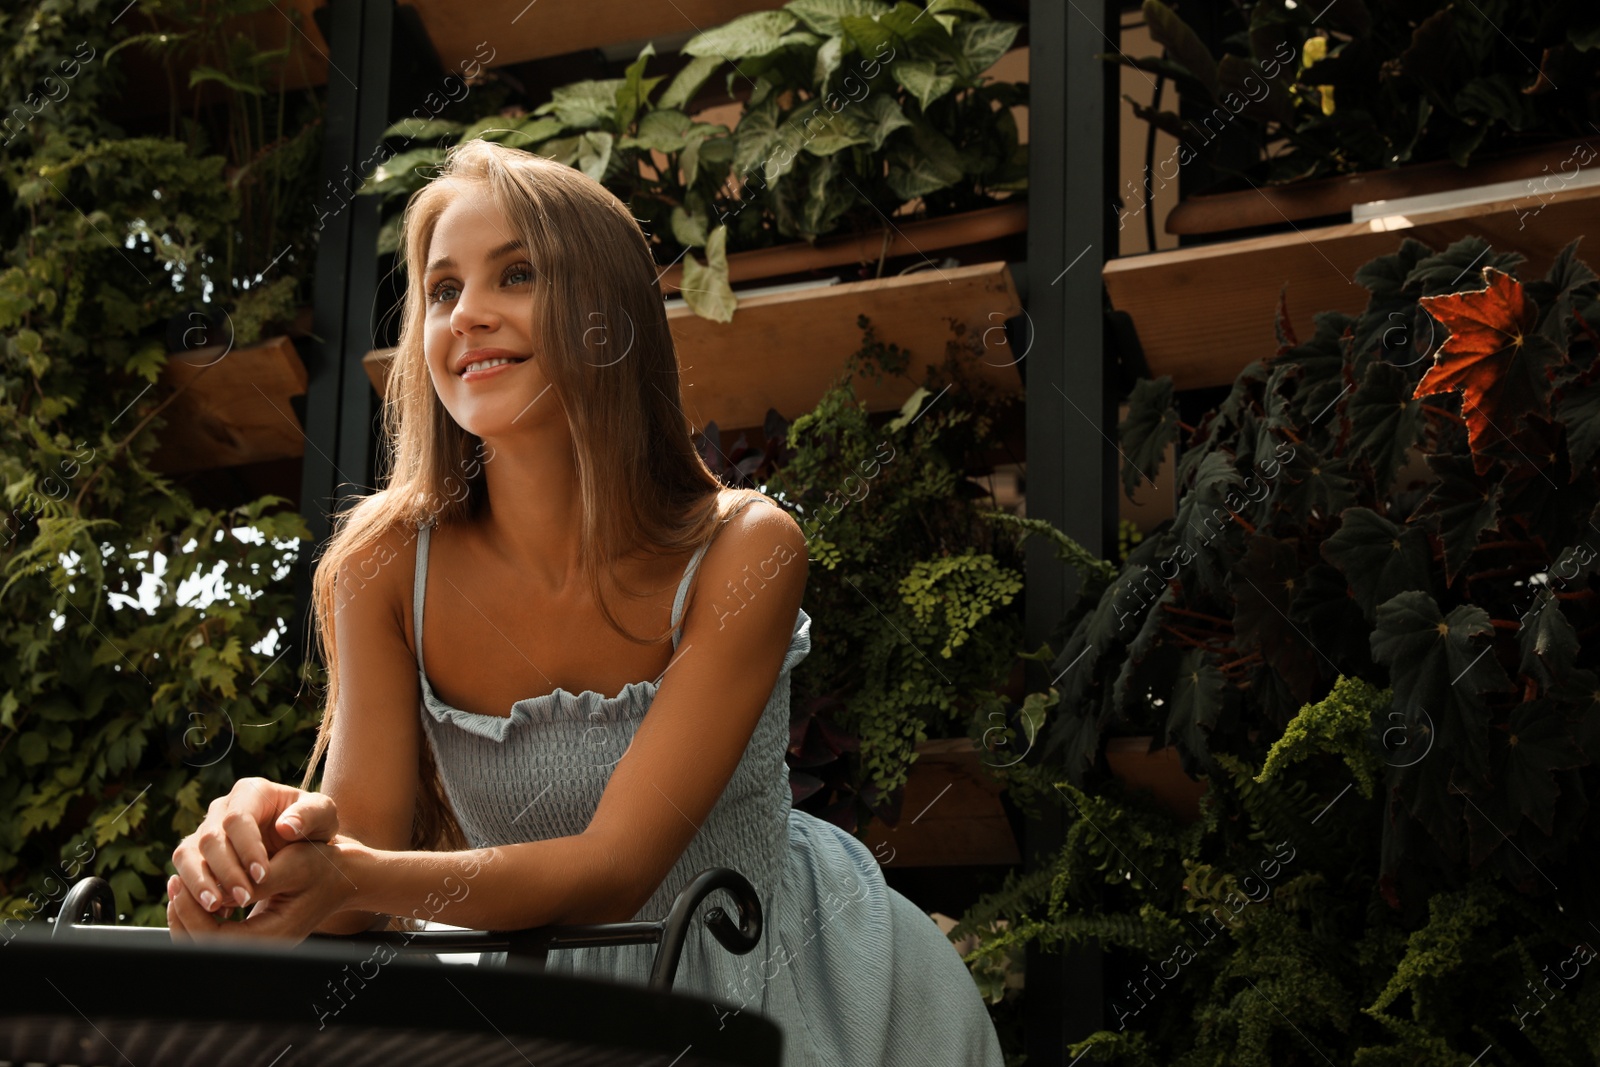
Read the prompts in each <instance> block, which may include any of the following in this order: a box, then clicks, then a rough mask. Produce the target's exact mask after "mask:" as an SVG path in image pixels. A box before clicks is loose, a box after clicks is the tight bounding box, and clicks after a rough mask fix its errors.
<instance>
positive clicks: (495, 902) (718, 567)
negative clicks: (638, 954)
mask: <svg viewBox="0 0 1600 1067" xmlns="http://www.w3.org/2000/svg"><path fill="white" fill-rule="evenodd" d="M746 568H748V570H747V569H746ZM806 568H807V558H806V546H805V537H804V535H803V534H802V533H801V531H800V528H799V526H798V525H797V524H796V523H795V522H794V520H793V519H791V518H790V517H789V516H788V515H787V513H785V512H783V511H782V510H781V509H778V508H776V507H771V506H767V507H762V506H754V507H750V508H747V509H745V510H744V511H743V512H741V513H740V514H739V515H737V516H735V517H734V519H732V520H731V522H730V526H729V528H728V529H726V530H725V531H724V532H723V534H722V535H721V536H720V537H719V538H718V540H717V542H716V544H714V545H713V546H712V548H711V549H710V550H708V551H707V553H706V556H705V558H704V559H703V560H702V563H701V569H700V575H699V578H698V579H697V581H698V583H699V589H700V591H701V592H700V594H699V595H698V596H697V598H696V601H695V604H694V606H693V608H692V609H691V610H690V611H689V613H688V615H687V616H686V618H685V620H684V630H683V641H682V643H681V644H680V646H679V648H678V652H677V655H676V656H674V657H673V660H672V663H671V664H670V665H669V666H668V668H667V672H666V675H665V677H664V679H663V681H662V684H661V686H660V688H659V689H658V690H657V692H656V696H655V699H654V701H653V702H652V704H651V707H650V710H649V712H648V713H647V714H646V715H645V718H644V721H643V722H642V723H641V724H640V726H639V728H638V730H637V731H636V732H635V734H634V738H633V742H632V744H631V745H630V746H629V748H628V751H627V753H626V755H624V757H623V758H622V760H621V762H620V763H619V764H618V765H617V767H616V769H615V771H613V773H612V776H611V780H610V782H609V783H608V784H607V786H606V790H605V792H604V794H603V795H602V796H601V799H600V804H599V806H598V807H597V808H596V810H595V814H594V818H593V819H592V820H591V821H590V824H589V826H588V827H587V828H586V829H585V830H584V832H583V833H581V834H577V835H573V836H569V837H558V838H551V839H548V840H544V841H530V842H522V843H517V844H510V845H500V846H494V847H490V848H483V849H473V850H469V851H463V852H415V851H399V849H403V848H405V845H404V843H402V844H400V845H397V846H394V847H391V848H385V847H383V846H382V845H378V844H377V843H375V842H370V841H366V840H365V839H362V840H360V841H344V842H341V843H339V850H338V856H339V863H340V866H341V868H342V869H343V870H344V872H345V873H346V874H347V875H348V878H349V882H350V884H351V885H352V887H353V888H352V889H351V893H352V896H351V897H350V898H349V901H348V907H349V909H350V910H348V911H343V912H340V913H338V914H336V915H334V916H333V917H332V918H331V919H329V920H328V921H327V922H325V923H324V924H323V925H322V926H320V927H318V929H321V930H329V931H331V930H332V926H333V922H334V920H336V919H338V920H342V919H343V917H344V916H347V915H356V914H364V915H367V916H369V917H370V916H371V915H372V914H373V913H383V914H391V915H402V916H412V917H415V918H419V919H429V920H434V921H437V922H441V923H448V924H450V925H453V926H461V927H467V928H470V929H486V930H495V929H499V930H512V929H524V928H527V927H532V926H546V925H551V924H569V923H590V922H617V921H626V920H628V919H631V918H632V917H633V916H634V914H635V913H637V912H638V910H639V908H641V907H642V906H643V905H644V903H645V902H646V901H647V900H648V899H649V898H650V896H651V895H652V894H653V893H654V892H655V890H656V888H657V887H658V886H659V885H660V884H661V881H662V879H664V878H665V877H666V875H667V873H668V872H669V871H671V869H672V867H673V865H674V864H675V863H676V862H677V861H678V858H679V857H680V856H681V855H682V854H683V850H684V849H685V848H686V847H687V846H688V844H689V842H690V840H691V839H692V838H693V837H694V835H695V834H696V833H697V832H698V830H699V827H700V826H701V825H702V824H703V823H704V822H705V819H706V816H707V815H708V814H709V813H710V811H711V808H712V807H713V806H714V805H715V804H716V802H717V799H718V798H719V797H720V796H721V795H722V792H723V790H724V788H725V787H726V786H727V784H728V781H729V780H730V779H731V778H732V776H733V772H734V769H735V768H736V767H737V766H738V763H739V760H740V758H741V756H742V755H743V753H744V750H745V748H746V746H747V745H748V744H749V741H750V737H751V735H752V733H753V732H754V730H755V727H756V724H757V722H758V721H759V719H760V716H761V713H762V711H763V709H764V708H765V707H766V702H767V699H768V697H769V696H770V695H771V693H772V687H773V685H774V683H775V681H776V680H777V675H778V671H779V669H780V667H781V665H782V663H783V657H784V654H785V652H786V651H787V648H788V643H789V639H790V636H791V634H792V630H793V626H794V621H795V617H796V614H797V613H798V611H799V608H800V601H801V598H802V596H803V594H804V591H805V582H806ZM774 572H776V573H774ZM754 574H759V575H760V579H761V580H763V581H764V582H765V585H764V586H762V587H760V588H756V586H755V585H754V583H752V586H751V587H750V588H751V589H752V591H753V594H754V595H753V596H750V595H749V594H746V596H747V599H748V602H747V603H746V604H745V605H744V606H743V607H742V608H741V609H740V610H739V611H738V613H737V616H733V615H732V613H731V612H730V609H729V607H728V606H727V605H726V604H725V603H723V599H724V598H721V597H719V596H718V594H719V593H720V592H721V591H722V590H723V589H724V588H725V586H726V583H727V582H730V581H731V582H734V583H735V585H736V586H738V585H740V584H741V583H742V582H743V581H744V580H745V579H746V578H747V577H749V576H750V575H754ZM410 666H411V672H410V674H409V678H410V679H411V683H410V684H411V686H412V688H413V689H416V688H419V687H418V686H417V685H416V682H415V678H416V671H415V664H414V662H413V663H412V664H410ZM350 669H352V670H354V669H360V668H356V667H354V666H353V665H352V666H351V668H350ZM366 669H368V670H398V665H395V666H393V667H386V666H384V665H383V664H379V663H368V664H367V667H366ZM342 677H344V676H343V675H341V678H342ZM410 706H412V707H414V706H415V702H414V701H413V702H412V704H411V705H410ZM412 721H413V722H415V716H413V718H412ZM356 743H357V744H358V745H361V744H364V743H365V742H363V741H360V740H357V741H356ZM359 750H360V751H363V760H362V763H363V765H364V766H365V765H366V762H367V761H366V758H365V750H364V749H359ZM398 758H399V757H398V756H396V757H393V758H392V759H391V762H394V765H395V768H396V770H391V771H390V772H389V773H390V774H391V775H396V774H397V773H398V772H397V768H398ZM408 765H409V766H412V767H414V766H415V760H414V758H412V760H411V762H410V764H408ZM363 773H365V772H363ZM339 803H340V816H341V822H343V819H344V815H343V812H344V800H343V799H342V797H341V799H340V802H339ZM384 803H386V804H392V805H400V803H401V798H400V796H399V794H398V791H397V792H396V793H395V794H394V795H393V796H391V797H390V798H389V799H388V800H386V801H384ZM390 810H394V809H390ZM400 810H403V811H404V812H405V813H406V814H407V818H408V819H409V813H410V810H411V808H410V803H409V801H406V802H405V803H404V805H403V807H402V808H401V809H400ZM364 817H365V818H366V819H367V820H368V822H367V824H366V825H372V826H375V825H377V822H376V819H377V809H376V807H375V804H374V803H372V802H369V804H368V808H367V810H366V812H365V814H364ZM408 825H409V823H408ZM389 829H390V836H389V839H390V840H391V841H395V840H399V834H398V827H397V826H390V828H389ZM358 836H359V832H358ZM347 921H350V923H351V926H352V927H353V926H354V920H347Z"/></svg>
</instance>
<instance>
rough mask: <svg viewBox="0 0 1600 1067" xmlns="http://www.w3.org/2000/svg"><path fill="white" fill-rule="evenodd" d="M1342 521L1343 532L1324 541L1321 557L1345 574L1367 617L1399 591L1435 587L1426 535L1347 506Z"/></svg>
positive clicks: (1375, 514)
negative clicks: (1433, 585)
mask: <svg viewBox="0 0 1600 1067" xmlns="http://www.w3.org/2000/svg"><path fill="white" fill-rule="evenodd" d="M1341 519H1342V521H1341V522H1340V524H1339V529H1338V530H1337V531H1335V533H1334V535H1333V536H1332V537H1330V538H1328V539H1327V540H1326V541H1324V542H1322V558H1323V559H1326V560H1327V561H1328V562H1329V563H1331V564H1333V565H1334V566H1335V567H1338V568H1339V570H1341V571H1343V572H1344V576H1345V579H1346V580H1347V581H1348V582H1349V583H1350V593H1351V595H1352V596H1354V597H1355V598H1356V602H1357V603H1358V604H1360V605H1361V610H1362V611H1363V612H1365V613H1366V615H1367V618H1369V619H1371V618H1373V617H1374V616H1375V615H1376V612H1377V608H1378V605H1379V604H1381V603H1383V602H1384V601H1386V600H1388V599H1389V598H1391V597H1393V596H1395V595H1396V594H1397V593H1403V592H1405V591H1407V590H1411V589H1416V590H1421V591H1423V592H1427V591H1428V590H1429V589H1430V588H1431V586H1432V584H1433V570H1432V567H1431V566H1430V564H1431V563H1432V561H1433V556H1432V553H1431V552H1430V551H1429V550H1428V535H1427V533H1426V531H1424V530H1421V529H1418V528H1417V527H1414V526H1405V527H1401V526H1398V525H1396V524H1395V523H1392V522H1390V521H1389V520H1388V519H1386V518H1384V517H1383V516H1382V515H1379V514H1378V513H1377V512H1375V511H1372V510H1370V509H1368V508H1349V509H1347V510H1346V511H1345V512H1344V514H1343V516H1341Z"/></svg>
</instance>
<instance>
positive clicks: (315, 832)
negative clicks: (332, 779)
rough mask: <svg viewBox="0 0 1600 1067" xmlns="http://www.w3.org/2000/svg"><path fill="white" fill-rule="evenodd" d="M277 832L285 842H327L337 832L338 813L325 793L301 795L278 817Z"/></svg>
mask: <svg viewBox="0 0 1600 1067" xmlns="http://www.w3.org/2000/svg"><path fill="white" fill-rule="evenodd" d="M277 830H278V832H279V833H280V834H282V835H283V837H284V838H285V839H287V840H292V841H327V840H329V839H331V838H332V837H333V835H334V834H336V833H338V832H339V813H338V810H337V809H336V808H335V807H334V803H333V798H332V797H330V796H328V795H327V794H326V793H301V794H300V797H299V799H298V800H296V801H295V802H294V803H293V804H290V805H289V806H288V807H287V808H285V809H284V811H283V814H281V815H279V816H278V822H277Z"/></svg>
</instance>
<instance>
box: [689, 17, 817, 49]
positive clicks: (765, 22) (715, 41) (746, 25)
mask: <svg viewBox="0 0 1600 1067" xmlns="http://www.w3.org/2000/svg"><path fill="white" fill-rule="evenodd" d="M795 22H796V19H795V17H794V15H792V14H791V13H789V12H788V11H784V10H778V11H752V12H750V13H749V14H746V15H740V16H739V17H738V18H735V19H733V20H731V21H729V22H725V23H723V24H722V25H721V26H715V27H713V28H711V29H709V30H706V31H705V32H703V33H698V34H696V35H695V36H694V37H692V38H690V39H689V42H688V43H687V44H685V45H684V46H683V53H684V54H685V55H690V56H718V57H720V58H722V59H727V60H730V61H737V60H740V59H743V58H745V57H746V56H764V55H766V54H767V53H769V52H775V51H777V50H778V49H780V48H782V47H783V35H784V34H786V33H788V32H789V31H790V30H792V29H793V28H794V25H795Z"/></svg>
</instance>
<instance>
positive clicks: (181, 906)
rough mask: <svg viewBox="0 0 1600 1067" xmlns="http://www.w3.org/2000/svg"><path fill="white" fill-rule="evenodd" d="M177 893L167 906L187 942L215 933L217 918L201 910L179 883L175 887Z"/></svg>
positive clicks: (203, 909)
mask: <svg viewBox="0 0 1600 1067" xmlns="http://www.w3.org/2000/svg"><path fill="white" fill-rule="evenodd" d="M176 889H177V892H176V893H174V894H173V895H172V899H171V902H170V903H169V904H168V906H167V911H168V914H169V915H172V916H174V917H175V918H176V921H177V923H178V925H179V926H180V927H181V928H182V930H183V932H184V935H185V937H186V939H187V940H189V941H193V940H195V939H196V938H198V937H205V936H206V935H208V934H211V933H215V932H216V927H217V916H215V915H213V914H211V913H210V912H208V911H206V910H205V908H203V907H202V906H201V904H200V902H199V901H198V900H196V899H195V898H194V896H193V895H192V894H190V892H189V890H188V889H187V887H185V886H184V885H182V884H181V883H180V884H179V885H178V886H177V887H176Z"/></svg>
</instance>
